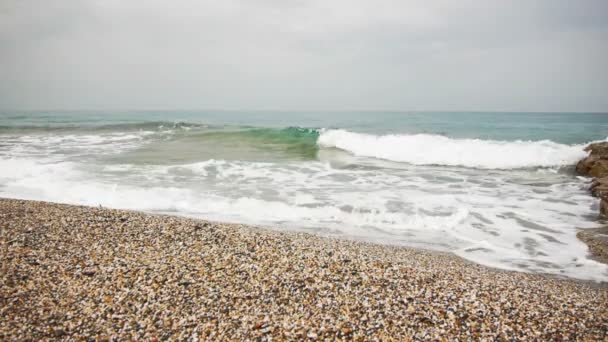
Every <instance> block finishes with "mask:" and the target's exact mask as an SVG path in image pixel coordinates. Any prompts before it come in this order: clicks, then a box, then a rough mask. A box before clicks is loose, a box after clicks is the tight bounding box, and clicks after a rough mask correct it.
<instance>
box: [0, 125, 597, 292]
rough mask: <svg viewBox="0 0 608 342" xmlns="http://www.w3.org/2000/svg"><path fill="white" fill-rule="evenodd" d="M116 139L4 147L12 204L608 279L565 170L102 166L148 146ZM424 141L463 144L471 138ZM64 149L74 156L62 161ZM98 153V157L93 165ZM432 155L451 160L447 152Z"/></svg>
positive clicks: (1, 155)
mask: <svg viewBox="0 0 608 342" xmlns="http://www.w3.org/2000/svg"><path fill="white" fill-rule="evenodd" d="M331 132H332V131H326V132H323V133H322V135H321V138H320V139H319V140H320V142H319V143H320V144H321V143H322V141H323V140H325V141H326V142H327V140H328V137H331V136H332V135H331V134H330V135H327V134H328V133H331ZM334 132H342V133H339V134H338V133H334V134H335V136H336V138H335V139H336V141H338V142H340V141H342V142H344V141H348V139H346V140H340V139H342V138H340V137H341V136H343V135H346V136H348V135H349V134H354V133H350V132H345V131H334ZM358 136H364V137H367V138H364V139H370V141H371V142H372V145H373V143H374V141H375V144H377V145H381V144H380V143H379V142H378V141H382V142H385V141H390V139H389V140H386V139H387V138H385V137H389V136H379V137H374V136H365V135H355V138H352V139H353V141H358V140H357V139H358V138H357V137H358ZM116 137H120V136H119V135H116V136H102V137H101V138H100V137H95V138H93V137H85V138H82V137H73V136H67V137H63V138H61V137H55V138H53V139H55V140H52V139H51V138H48V139H51V140H52V141H54V142H55V143H56V144H58V145H60V146H57V147H55V146H54V144H53V143H51V141H49V140H46V139H47V138H41V137H33V138H32V137H30V138H23V139H16V140H15V139H13V140H14V141H13V142H10V141H8V139H5V140H4V141H2V140H0V145H2V143H4V145H3V146H5V147H6V146H8V147H7V148H5V149H4V150H0V196H3V197H15V198H24V199H36V200H47V201H55V202H64V203H73V204H85V205H93V206H97V205H100V204H101V205H104V206H108V207H114V208H126V209H136V210H145V211H153V212H163V213H174V214H179V215H188V216H195V217H203V218H207V219H213V220H219V221H231V222H242V223H252V224H262V225H269V226H274V227H277V229H286V228H295V229H302V230H307V231H312V232H317V233H321V234H328V235H334V236H343V237H349V238H357V239H364V240H368V241H376V242H381V243H391V244H401V245H409V246H416V247H423V248H431V249H438V250H444V251H453V252H454V253H456V254H458V255H460V256H462V257H464V258H467V259H470V260H473V261H476V262H479V263H481V264H485V265H491V266H496V267H500V268H507V269H516V270H520V271H535V272H548V273H555V274H563V275H567V276H571V277H576V278H582V279H595V280H604V281H605V280H608V267H606V265H602V264H599V263H597V262H595V261H592V260H589V259H587V247H586V246H585V245H584V244H583V243H582V242H580V241H579V240H578V239H577V238H576V232H577V230H578V229H579V228H591V227H595V226H596V224H595V223H594V222H593V221H592V219H590V217H592V216H593V215H595V214H596V213H597V208H595V207H594V206H596V205H597V200H596V199H594V198H592V197H591V196H589V194H588V192H587V186H588V184H586V182H587V181H586V180H584V179H578V178H576V177H572V176H571V175H569V174H565V173H563V172H560V171H558V169H559V168H558V167H557V166H556V167H553V168H549V169H544V170H542V171H540V172H539V171H538V170H529V169H525V168H515V169H509V170H495V169H493V168H495V167H496V165H497V164H499V162H503V161H500V160H499V161H496V160H492V159H485V160H484V162H485V163H486V164H485V166H484V167H485V169H483V170H478V169H476V168H462V167H455V166H445V165H444V166H427V165H407V164H401V163H390V162H382V163H380V164H383V163H386V164H399V165H400V167H392V166H391V165H388V167H378V166H377V165H375V164H374V165H373V167H362V165H361V164H357V165H356V167H349V165H352V164H353V162H355V164H356V162H357V160H356V159H357V157H353V156H352V155H350V154H347V153H343V152H341V153H339V154H340V155H346V156H347V158H345V159H341V160H340V162H339V163H338V164H339V166H338V167H335V165H334V162H335V156H333V154H332V152H333V151H332V150H328V149H325V150H324V151H325V152H328V153H329V156H326V157H322V158H320V159H321V160H323V161H302V162H295V161H294V162H249V161H233V160H232V161H231V160H214V159H209V160H203V161H198V162H193V163H182V164H179V163H174V164H152V163H131V162H130V161H129V160H130V159H123V160H127V161H128V162H127V163H121V164H114V163H111V162H110V163H108V159H105V157H104V158H99V159H95V158H91V154H96V153H99V151H102V152H104V153H109V152H110V151H111V149H112V148H113V149H114V150H115V151H123V150H125V149H127V150H129V149H130V148H132V146H141V143H142V142H141V141H140V139H139V138H137V136H129V138H128V139H122V138H119V139H115V138H116ZM394 137H395V138H394V139H396V140H397V141H400V142H401V143H403V140H402V137H408V136H394ZM411 137H412V138H411V139H413V140H416V139H418V138H417V136H411ZM423 137H427V138H428V139H429V140H430V141H434V140H435V139H438V138H440V139H447V144H448V145H449V144H450V143H451V144H454V145H460V144H463V140H455V139H448V138H443V137H437V136H423ZM332 139H334V138H332ZM349 139H350V138H349ZM391 139H392V138H391ZM465 142H466V143H467V144H472V146H473V147H472V148H476V147H475V146H477V145H480V146H486V145H487V146H490V147H487V146H486V147H483V148H479V150H480V151H481V150H484V149H488V150H492V151H495V150H500V148H498V147H496V146H501V144H504V145H506V146H509V149H508V150H510V151H511V152H509V153H506V152H504V153H503V154H501V156H505V157H506V156H507V155H508V156H509V157H510V158H511V157H512V160H515V161H517V160H518V159H517V158H516V156H517V154H516V153H519V154H522V155H523V157H524V159H525V158H527V157H526V156H527V155H528V156H529V155H531V153H532V152H530V151H528V150H531V151H536V152H538V151H540V152H538V154H539V155H542V154H543V153H549V152H551V151H557V150H561V149H567V148H569V147H568V146H566V145H559V144H554V143H550V142H547V143H543V142H541V143H501V142H487V141H486V142H479V141H475V140H471V141H465ZM72 144H73V146H74V148H70V146H72ZM435 144H436V145H434V146H436V148H439V147H440V146H439V145H440V144H439V143H437V142H435ZM484 144H485V145H484ZM520 144H521V145H522V146H519V145H520ZM494 145H496V146H494ZM78 146H80V148H78ZM389 146H390V144H389ZM526 146H527V147H526ZM530 146H532V147H530ZM547 146H549V147H547ZM337 147H340V146H337ZM551 148H554V150H551ZM572 148H573V149H574V147H572ZM57 149H62V151H64V152H62V153H64V154H61V153H60V154H56V153H53V152H56V151H57ZM447 149H448V150H449V147H448V148H447ZM518 149H521V150H522V151H524V152H517V151H519V150H518ZM516 150H517V151H516ZM396 151H399V149H396ZM514 151H515V152H514ZM525 151H528V152H525ZM322 152H323V151H322ZM352 152H353V153H354V154H358V153H356V152H354V151H352ZM440 152H441V153H440ZM536 152H535V153H536ZM562 152H563V151H562ZM579 152H580V151H579ZM86 153H89V154H88V155H87V156H88V159H86V160H82V159H81V158H80V156H81V155H86ZM404 153H405V152H404ZM430 153H431V154H433V153H436V154H437V156H435V158H439V157H440V156H443V155H444V154H445V153H446V152H445V151H430ZM477 153H478V154H480V153H481V152H479V151H478V152H477ZM505 153H506V155H505ZM514 154H516V155H515V157H514ZM73 156H77V157H76V158H75V157H73ZM105 156H107V154H106V155H105ZM376 157H378V156H376ZM477 157H478V159H479V160H482V158H481V157H480V156H479V155H478V156H477ZM545 157H546V158H552V157H551V156H545ZM349 158H351V159H349ZM463 158H464V157H461V158H459V159H454V160H452V161H460V162H462V161H463V160H464V159H463ZM360 159H366V160H368V158H360ZM546 160H549V159H546ZM419 161H420V160H419ZM448 162H450V160H448ZM491 163H494V164H491ZM546 163H547V164H550V163H549V162H548V161H547V162H546ZM412 164H417V163H415V162H413V163H412ZM443 164H449V163H446V162H445V161H444V162H443ZM332 165H334V166H332ZM450 165H451V164H450ZM453 165H461V164H459V163H456V162H454V163H453ZM490 165H492V167H490ZM543 165H544V164H543ZM558 165H561V164H558ZM467 166H472V165H471V163H469V164H467ZM526 166H529V165H528V164H526ZM537 166H538V165H537ZM476 167H480V166H479V165H477V166H476ZM502 167H504V163H503V166H502Z"/></svg>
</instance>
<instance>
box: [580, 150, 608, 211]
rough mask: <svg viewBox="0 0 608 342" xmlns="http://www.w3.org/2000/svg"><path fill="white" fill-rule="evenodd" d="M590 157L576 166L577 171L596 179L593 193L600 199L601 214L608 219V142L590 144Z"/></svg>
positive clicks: (592, 186)
mask: <svg viewBox="0 0 608 342" xmlns="http://www.w3.org/2000/svg"><path fill="white" fill-rule="evenodd" d="M585 151H587V152H589V155H588V156H587V157H586V158H584V159H582V160H581V161H579V162H578V164H576V171H577V172H578V173H580V174H581V175H584V176H591V177H594V178H595V180H594V181H593V184H591V193H592V194H593V196H596V197H598V198H599V199H600V214H601V215H602V216H606V217H608V142H600V143H593V144H590V145H589V146H587V147H586V148H585Z"/></svg>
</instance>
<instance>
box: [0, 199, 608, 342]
mask: <svg viewBox="0 0 608 342" xmlns="http://www.w3.org/2000/svg"><path fill="white" fill-rule="evenodd" d="M0 261H1V266H0V267H1V272H0V340H38V339H44V338H46V339H69V340H73V339H74V340H80V339H86V338H93V339H99V340H125V339H145V340H164V339H171V340H173V339H176V340H183V339H193V340H196V339H207V340H271V339H275V340H276V339H278V340H282V339H288V340H327V339H330V340H333V339H345V340H411V339H415V340H454V339H459V340H480V339H486V340H495V339H507V340H518V339H528V340H530V339H532V340H576V339H578V340H605V339H606V338H608V333H607V331H608V305H607V304H608V288H607V287H606V286H604V285H605V284H594V283H588V282H581V281H575V280H569V279H559V278H555V277H549V276H546V275H539V274H527V273H518V272H507V271H501V270H496V269H492V268H488V267H483V266H479V265H475V264H472V263H470V262H467V261H464V260H462V259H460V258H458V257H456V256H453V255H451V254H444V253H436V252H429V251H424V250H418V249H410V248H403V247H392V246H386V245H376V244H370V243H362V242H354V241H347V240H338V239H330V238H323V237H317V236H314V235H309V234H304V233H294V232H289V233H288V232H277V231H270V230H265V229H261V228H255V227H248V226H243V225H234V224H222V223H211V222H206V221H202V220H193V219H186V218H180V217H171V216H161V215H150V214H145V213H140V212H131V211H121V210H110V209H103V208H91V207H80V206H70V205H61V204H51V203H45V202H35V201H21V200H9V199H0Z"/></svg>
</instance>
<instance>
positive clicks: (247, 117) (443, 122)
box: [0, 111, 608, 144]
mask: <svg viewBox="0 0 608 342" xmlns="http://www.w3.org/2000/svg"><path fill="white" fill-rule="evenodd" d="M0 122H1V123H2V125H1V126H2V127H0V129H2V130H6V129H7V128H8V127H11V128H14V127H32V126H33V127H48V128H59V127H66V126H67V127H99V126H105V125H124V124H135V125H137V124H142V123H152V124H156V123H165V124H173V123H179V122H181V123H189V124H203V125H213V126H236V127H243V126H250V127H264V128H286V127H302V128H342V129H348V130H354V131H357V132H366V133H404V134H416V133H429V134H439V135H446V136H449V137H454V138H479V139H496V140H518V139H519V140H543V139H548V140H552V141H555V142H559V143H564V144H577V143H585V142H588V141H593V140H602V139H606V137H607V136H608V113H603V114H602V113H484V112H474V113H466V112H454V113H452V112H356V111H354V112H349V111H331V112H306V111H295V112H294V111H292V112H289V111H285V112H280V111H135V112H95V111H91V112H76V111H75V112H18V111H13V112H6V111H5V112H2V113H0Z"/></svg>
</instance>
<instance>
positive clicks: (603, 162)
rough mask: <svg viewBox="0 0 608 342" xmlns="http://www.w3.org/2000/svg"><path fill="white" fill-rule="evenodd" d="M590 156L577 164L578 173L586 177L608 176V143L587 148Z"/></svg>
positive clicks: (591, 145) (595, 144)
mask: <svg viewBox="0 0 608 342" xmlns="http://www.w3.org/2000/svg"><path fill="white" fill-rule="evenodd" d="M585 151H587V152H589V156H587V157H586V158H584V159H582V160H581V161H579V162H578V163H577V164H576V171H577V172H578V173H580V174H581V175H584V176H591V177H597V178H602V177H607V176H608V142H601V143H594V144H590V145H589V146H587V147H586V148H585Z"/></svg>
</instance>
